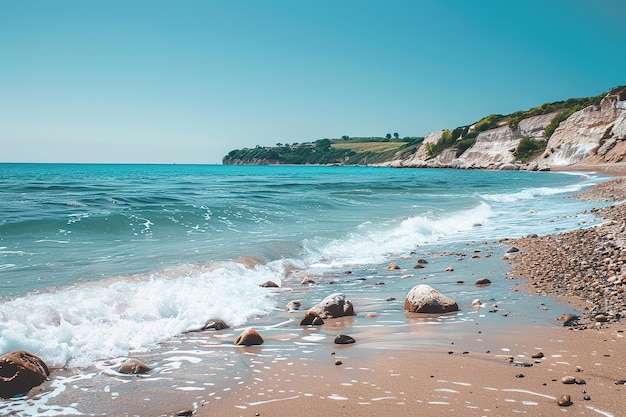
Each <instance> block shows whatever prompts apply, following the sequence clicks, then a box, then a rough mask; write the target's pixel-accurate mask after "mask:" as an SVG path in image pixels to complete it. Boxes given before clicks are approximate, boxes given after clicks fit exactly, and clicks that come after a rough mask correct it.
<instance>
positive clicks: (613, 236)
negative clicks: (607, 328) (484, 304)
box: [508, 190, 626, 324]
mask: <svg viewBox="0 0 626 417" xmlns="http://www.w3.org/2000/svg"><path fill="white" fill-rule="evenodd" d="M621 193H622V194H620V195H622V196H623V195H626V190H622V191H621ZM589 195H590V193H589V192H587V193H586V196H587V197H588V196H589ZM593 211H594V212H595V214H596V215H598V216H600V217H602V218H604V219H606V220H607V221H606V222H604V223H602V224H600V225H597V226H594V227H589V228H586V229H577V230H573V231H570V232H563V233H558V234H554V235H549V236H543V237H538V238H537V237H535V238H529V237H523V238H520V239H518V240H517V241H515V246H516V247H518V248H520V252H521V253H520V254H518V255H516V256H515V257H512V258H508V259H509V261H510V262H511V263H512V268H511V271H510V276H511V277H513V278H526V279H528V280H529V281H530V284H531V286H532V287H533V289H534V290H535V291H536V292H538V293H540V294H544V295H556V296H565V297H568V298H569V299H571V300H585V301H586V304H585V305H584V307H583V308H584V309H585V318H586V319H587V320H588V321H590V322H592V321H597V319H596V317H597V316H598V315H600V319H601V320H599V321H598V323H600V324H602V323H603V322H604V321H612V320H617V319H619V317H623V316H624V315H625V314H626V301H625V297H624V296H625V292H626V203H621V204H618V205H614V206H607V207H604V208H602V209H598V210H593Z"/></svg>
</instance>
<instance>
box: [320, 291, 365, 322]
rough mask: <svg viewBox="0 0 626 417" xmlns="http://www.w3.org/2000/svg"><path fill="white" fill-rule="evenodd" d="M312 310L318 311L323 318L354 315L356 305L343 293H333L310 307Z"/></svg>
mask: <svg viewBox="0 0 626 417" xmlns="http://www.w3.org/2000/svg"><path fill="white" fill-rule="evenodd" d="M309 311H310V312H313V313H317V315H318V316H320V317H321V318H323V319H332V318H337V317H344V316H354V307H353V306H352V302H351V301H350V300H346V296H345V295H344V294H342V293H335V294H331V295H329V296H328V297H326V298H324V299H323V300H322V301H321V302H320V303H319V304H317V305H315V306H313V307H312V308H311V309H309Z"/></svg>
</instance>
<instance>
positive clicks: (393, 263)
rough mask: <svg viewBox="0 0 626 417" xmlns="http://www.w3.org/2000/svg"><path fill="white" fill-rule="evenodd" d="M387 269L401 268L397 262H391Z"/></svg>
mask: <svg viewBox="0 0 626 417" xmlns="http://www.w3.org/2000/svg"><path fill="white" fill-rule="evenodd" d="M387 269H400V267H399V266H398V264H397V263H395V262H391V263H390V264H389V266H388V267H387Z"/></svg>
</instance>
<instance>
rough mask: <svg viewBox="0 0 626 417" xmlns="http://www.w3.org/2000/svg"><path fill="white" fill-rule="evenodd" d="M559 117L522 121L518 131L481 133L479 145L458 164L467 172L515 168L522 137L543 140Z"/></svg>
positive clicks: (475, 145) (478, 140)
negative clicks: (555, 119)
mask: <svg viewBox="0 0 626 417" xmlns="http://www.w3.org/2000/svg"><path fill="white" fill-rule="evenodd" d="M556 115H557V113H548V114H544V115H540V116H533V117H529V118H528V119H524V120H521V121H520V122H519V126H518V128H517V129H511V128H510V127H509V126H508V125H507V126H502V127H499V128H496V129H491V130H487V131H484V132H481V133H480V134H479V135H478V137H477V138H476V143H474V145H473V146H472V147H471V148H469V149H468V150H466V151H465V152H464V153H463V154H462V155H461V156H460V157H459V158H458V161H456V165H457V166H459V167H467V168H483V169H484V168H513V167H512V166H509V165H512V164H514V162H515V150H516V149H517V146H518V145H519V142H520V140H522V138H523V137H531V138H533V139H537V140H541V139H543V132H544V131H545V130H546V127H547V126H548V125H549V124H550V122H551V121H552V119H553V118H554V117H555V116H556Z"/></svg>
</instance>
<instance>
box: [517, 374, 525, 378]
mask: <svg viewBox="0 0 626 417" xmlns="http://www.w3.org/2000/svg"><path fill="white" fill-rule="evenodd" d="M515 378H524V374H517V375H515Z"/></svg>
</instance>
